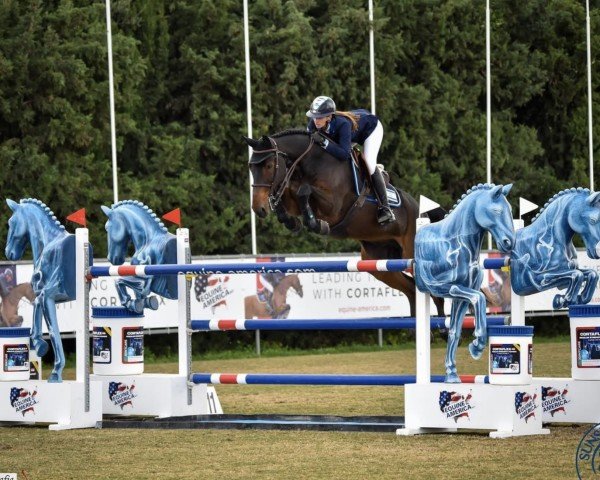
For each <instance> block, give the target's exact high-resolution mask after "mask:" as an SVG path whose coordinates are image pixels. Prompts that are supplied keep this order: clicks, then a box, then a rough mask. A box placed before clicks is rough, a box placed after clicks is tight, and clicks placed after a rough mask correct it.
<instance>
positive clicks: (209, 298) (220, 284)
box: [194, 274, 233, 310]
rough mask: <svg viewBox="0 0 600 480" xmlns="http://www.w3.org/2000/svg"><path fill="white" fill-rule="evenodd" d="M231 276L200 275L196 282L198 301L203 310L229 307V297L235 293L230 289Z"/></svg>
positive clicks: (195, 288) (195, 291)
mask: <svg viewBox="0 0 600 480" xmlns="http://www.w3.org/2000/svg"><path fill="white" fill-rule="evenodd" d="M228 282H229V275H224V276H221V275H213V274H208V275H198V276H197V277H196V280H195V282H194V293H195V294H196V300H198V302H200V303H201V304H202V308H208V307H211V308H212V309H213V310H214V309H215V308H217V307H219V306H227V298H226V297H227V296H229V295H230V294H231V293H233V291H232V290H229V289H228V288H227V287H228Z"/></svg>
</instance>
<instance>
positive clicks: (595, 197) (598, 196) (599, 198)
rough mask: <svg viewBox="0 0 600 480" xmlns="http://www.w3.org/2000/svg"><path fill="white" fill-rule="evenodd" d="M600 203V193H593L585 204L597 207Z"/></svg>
mask: <svg viewBox="0 0 600 480" xmlns="http://www.w3.org/2000/svg"><path fill="white" fill-rule="evenodd" d="M598 202H600V192H592V193H590V195H589V196H588V197H587V198H586V199H585V203H587V204H588V205H589V206H590V207H593V206H595V205H596V204H597V203H598Z"/></svg>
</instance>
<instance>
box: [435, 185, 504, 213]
mask: <svg viewBox="0 0 600 480" xmlns="http://www.w3.org/2000/svg"><path fill="white" fill-rule="evenodd" d="M495 186H496V185H494V184H493V183H480V184H478V185H473V186H472V187H471V188H469V189H468V190H467V193H463V194H462V196H461V197H460V198H459V199H458V201H457V202H456V203H455V204H454V205H452V208H451V209H450V211H449V212H448V213H447V214H446V216H448V215H450V214H451V213H452V211H453V210H454V209H455V208H456V207H458V205H459V204H460V202H462V201H463V200H464V199H465V198H466V197H467V196H468V195H469V194H471V193H473V192H475V191H477V190H491V189H492V188H494V187H495Z"/></svg>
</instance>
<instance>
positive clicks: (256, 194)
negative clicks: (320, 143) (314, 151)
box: [244, 130, 313, 218]
mask: <svg viewBox="0 0 600 480" xmlns="http://www.w3.org/2000/svg"><path fill="white" fill-rule="evenodd" d="M244 140H245V142H246V143H247V144H248V146H250V147H252V155H251V156H250V160H249V162H248V166H249V168H250V171H251V172H252V179H253V183H252V210H254V213H256V215H258V216H259V217H260V218H264V217H266V216H267V214H268V213H269V209H271V210H273V209H275V207H276V206H277V205H278V204H279V202H280V201H281V199H282V197H283V194H284V193H285V191H286V190H287V187H288V185H289V181H290V179H291V178H290V177H291V174H292V173H293V171H294V169H295V168H296V165H297V164H298V161H299V160H300V159H301V158H304V157H305V155H306V154H307V153H308V152H309V150H310V147H311V146H312V145H313V143H312V141H311V138H310V135H308V134H307V132H306V131H305V130H285V131H283V132H280V133H277V134H275V135H273V136H272V137H267V136H263V137H261V138H260V139H259V140H254V139H252V138H247V137H244Z"/></svg>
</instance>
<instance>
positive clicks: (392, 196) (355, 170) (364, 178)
mask: <svg viewBox="0 0 600 480" xmlns="http://www.w3.org/2000/svg"><path fill="white" fill-rule="evenodd" d="M351 168H352V178H353V179H354V190H355V192H356V195H358V196H360V195H361V193H362V192H363V191H365V190H366V195H365V200H366V201H367V202H369V203H375V204H376V203H377V198H375V195H374V193H373V186H372V185H371V176H370V175H369V174H368V171H367V163H366V161H365V159H364V156H363V153H362V152H361V151H360V150H359V149H358V148H357V147H356V145H355V146H354V147H353V148H352V162H351ZM377 168H381V173H382V174H383V178H384V180H385V185H386V193H387V197H388V202H389V204H390V207H392V208H396V207H399V206H400V205H401V203H402V200H401V198H400V194H399V193H398V190H396V187H394V186H393V185H392V184H391V183H390V175H389V174H388V172H386V171H385V169H384V168H383V165H381V164H379V165H377Z"/></svg>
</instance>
